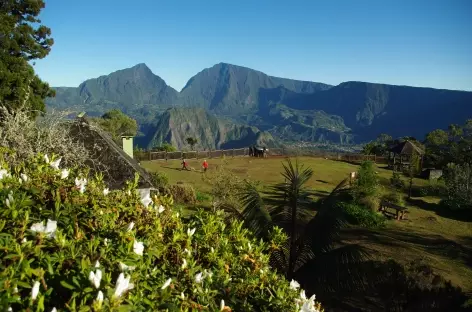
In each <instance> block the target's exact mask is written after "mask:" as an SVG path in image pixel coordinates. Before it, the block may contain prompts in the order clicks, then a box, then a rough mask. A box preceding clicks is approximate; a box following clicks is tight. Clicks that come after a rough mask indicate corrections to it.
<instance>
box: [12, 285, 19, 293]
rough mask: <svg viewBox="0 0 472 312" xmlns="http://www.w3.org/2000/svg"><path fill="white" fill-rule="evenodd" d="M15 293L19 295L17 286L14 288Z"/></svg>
mask: <svg viewBox="0 0 472 312" xmlns="http://www.w3.org/2000/svg"><path fill="white" fill-rule="evenodd" d="M13 293H14V294H17V293H18V287H16V286H15V288H13Z"/></svg>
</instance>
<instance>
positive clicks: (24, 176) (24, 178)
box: [20, 173, 28, 182]
mask: <svg viewBox="0 0 472 312" xmlns="http://www.w3.org/2000/svg"><path fill="white" fill-rule="evenodd" d="M20 177H21V180H23V181H25V182H26V181H28V176H27V175H26V174H24V173H22V174H20Z"/></svg>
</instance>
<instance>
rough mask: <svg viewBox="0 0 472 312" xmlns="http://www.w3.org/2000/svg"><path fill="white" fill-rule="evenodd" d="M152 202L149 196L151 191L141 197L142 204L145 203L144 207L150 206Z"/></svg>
mask: <svg viewBox="0 0 472 312" xmlns="http://www.w3.org/2000/svg"><path fill="white" fill-rule="evenodd" d="M150 203H152V199H151V197H150V196H149V193H148V194H145V195H143V196H142V197H141V204H143V205H144V207H146V208H147V207H148V206H149V204H150Z"/></svg>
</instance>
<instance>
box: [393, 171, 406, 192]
mask: <svg viewBox="0 0 472 312" xmlns="http://www.w3.org/2000/svg"><path fill="white" fill-rule="evenodd" d="M390 185H391V186H392V187H394V188H396V189H398V190H402V189H404V188H405V181H403V179H402V178H401V174H400V173H399V172H396V171H394V172H393V174H392V177H391V178H390Z"/></svg>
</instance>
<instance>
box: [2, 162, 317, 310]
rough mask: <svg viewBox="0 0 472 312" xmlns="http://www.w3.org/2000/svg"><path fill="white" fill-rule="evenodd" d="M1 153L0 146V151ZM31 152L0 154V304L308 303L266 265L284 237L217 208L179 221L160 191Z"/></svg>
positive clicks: (187, 306) (292, 306) (245, 306)
mask: <svg viewBox="0 0 472 312" xmlns="http://www.w3.org/2000/svg"><path fill="white" fill-rule="evenodd" d="M0 159H1V155H0ZM135 185H136V183H129V184H128V186H127V187H126V188H125V189H124V190H119V191H109V190H108V189H107V188H106V187H105V185H104V184H103V182H102V181H101V179H100V177H95V178H92V179H89V178H88V177H87V176H86V174H84V173H81V172H80V171H79V170H75V169H70V170H69V169H61V168H60V159H56V158H54V157H51V158H48V157H47V156H46V155H38V156H36V157H35V158H34V159H32V160H31V161H28V162H27V163H23V164H20V165H18V166H16V167H14V168H11V167H9V166H8V165H7V164H5V163H4V162H3V163H1V161H0V203H1V205H2V207H3V209H2V210H1V211H0V214H1V215H0V269H1V274H0V285H2V291H1V292H0V309H1V310H2V311H179V310H180V311H318V310H319V309H320V307H319V304H315V303H314V297H312V298H310V299H307V298H306V297H305V293H304V291H303V290H302V291H301V292H300V290H298V289H297V288H298V286H299V285H298V283H296V282H295V281H292V282H291V283H288V282H287V281H286V280H285V279H284V278H283V277H282V276H281V275H278V274H277V273H276V272H274V271H273V270H271V269H270V268H269V266H268V256H267V254H268V252H269V251H270V250H272V249H274V248H279V246H280V242H281V241H283V240H284V239H285V237H284V235H283V234H282V232H281V231H280V230H278V229H275V230H274V232H273V233H272V236H271V237H272V241H271V242H269V243H267V244H266V243H263V242H257V241H254V240H252V239H251V235H250V233H248V232H247V231H246V230H244V229H243V227H242V224H241V223H237V222H233V223H230V224H226V223H225V222H224V221H223V217H222V215H221V212H218V213H214V214H208V213H205V212H202V211H200V212H198V213H197V214H195V215H194V216H192V217H191V219H190V220H189V221H185V222H187V223H184V222H183V220H182V219H181V218H180V217H179V213H177V212H175V211H172V207H170V205H169V203H170V202H171V199H169V198H168V197H154V198H152V199H151V198H149V197H144V198H140V197H139V196H138V195H137V192H135Z"/></svg>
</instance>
